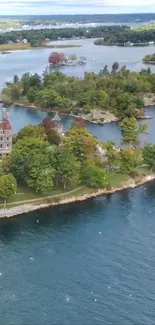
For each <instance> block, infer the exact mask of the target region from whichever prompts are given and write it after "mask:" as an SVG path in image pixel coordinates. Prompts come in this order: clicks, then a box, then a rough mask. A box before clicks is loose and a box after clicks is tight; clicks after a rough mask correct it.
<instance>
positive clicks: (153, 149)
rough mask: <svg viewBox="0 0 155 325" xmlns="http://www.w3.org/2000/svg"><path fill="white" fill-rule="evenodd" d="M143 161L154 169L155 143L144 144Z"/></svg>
mask: <svg viewBox="0 0 155 325" xmlns="http://www.w3.org/2000/svg"><path fill="white" fill-rule="evenodd" d="M143 159H144V163H145V164H147V165H148V166H149V168H150V169H151V170H155V145H154V144H150V143H148V144H146V145H145V146H144V148H143Z"/></svg>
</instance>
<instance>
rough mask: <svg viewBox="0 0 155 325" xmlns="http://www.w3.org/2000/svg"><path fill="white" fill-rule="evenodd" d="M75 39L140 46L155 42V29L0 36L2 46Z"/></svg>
mask: <svg viewBox="0 0 155 325" xmlns="http://www.w3.org/2000/svg"><path fill="white" fill-rule="evenodd" d="M74 37H85V38H98V39H97V40H95V42H94V44H96V45H124V43H127V42H129V41H130V42H131V43H135V44H139V45H145V44H148V42H153V41H154V42H155V29H149V30H135V29H132V28H130V27H128V26H125V25H124V26H114V25H113V26H98V27H79V28H58V29H54V28H53V29H38V30H34V29H31V30H21V31H11V32H7V33H3V34H0V44H7V43H8V42H10V41H11V42H13V43H17V42H19V41H20V40H22V39H24V38H26V39H27V41H28V43H30V44H31V46H38V44H39V42H41V41H43V40H45V39H48V40H51V41H52V40H53V41H55V40H58V39H72V38H74Z"/></svg>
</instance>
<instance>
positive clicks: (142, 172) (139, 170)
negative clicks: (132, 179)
mask: <svg viewBox="0 0 155 325" xmlns="http://www.w3.org/2000/svg"><path fill="white" fill-rule="evenodd" d="M135 171H136V172H137V173H138V175H140V176H142V175H144V176H146V175H148V174H150V169H149V168H148V167H137V168H135Z"/></svg>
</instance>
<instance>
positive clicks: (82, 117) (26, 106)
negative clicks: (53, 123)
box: [4, 102, 151, 125]
mask: <svg viewBox="0 0 155 325" xmlns="http://www.w3.org/2000/svg"><path fill="white" fill-rule="evenodd" d="M4 104H5V105H8V106H10V105H13V106H17V107H23V108H25V109H27V108H28V109H29V108H30V109H33V110H36V111H37V110H39V111H42V112H47V113H54V114H55V113H56V112H57V110H51V109H48V108H40V107H37V106H35V105H27V104H21V103H12V104H7V103H5V102H4ZM58 113H59V115H64V116H70V117H74V118H77V119H78V118H81V119H82V120H84V121H86V122H89V123H92V124H98V125H104V124H109V123H117V122H119V119H117V118H116V119H117V120H115V121H114V120H112V121H99V120H97V121H93V120H91V119H89V118H85V117H84V116H81V115H75V114H72V113H63V112H58ZM150 118H151V117H149V119H150ZM146 119H147V118H146Z"/></svg>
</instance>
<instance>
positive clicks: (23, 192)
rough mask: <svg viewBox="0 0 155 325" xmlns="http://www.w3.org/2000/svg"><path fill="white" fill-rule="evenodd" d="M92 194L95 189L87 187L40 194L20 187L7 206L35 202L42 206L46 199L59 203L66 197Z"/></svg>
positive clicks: (0, 204)
mask: <svg viewBox="0 0 155 325" xmlns="http://www.w3.org/2000/svg"><path fill="white" fill-rule="evenodd" d="M91 192H93V189H89V188H87V187H84V186H81V187H77V189H76V187H70V188H68V189H66V190H63V189H56V190H55V189H53V190H52V191H50V192H48V193H44V194H40V193H36V192H35V191H33V189H31V188H28V187H26V186H18V191H17V194H16V195H15V196H14V197H12V199H11V200H8V201H7V204H9V207H11V206H16V203H17V205H22V204H26V203H29V202H30V203H32V204H33V200H34V204H35V203H37V204H41V203H45V201H46V198H47V200H48V199H49V201H50V202H51V201H52V200H53V202H54V201H57V200H58V201H59V200H60V199H61V200H62V199H64V198H66V197H72V196H78V195H82V194H86V193H91ZM52 197H53V199H52ZM31 200H32V202H31ZM23 201H27V202H23ZM22 202H23V203H22ZM2 207H3V203H2V202H1V203H0V208H2Z"/></svg>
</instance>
